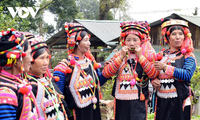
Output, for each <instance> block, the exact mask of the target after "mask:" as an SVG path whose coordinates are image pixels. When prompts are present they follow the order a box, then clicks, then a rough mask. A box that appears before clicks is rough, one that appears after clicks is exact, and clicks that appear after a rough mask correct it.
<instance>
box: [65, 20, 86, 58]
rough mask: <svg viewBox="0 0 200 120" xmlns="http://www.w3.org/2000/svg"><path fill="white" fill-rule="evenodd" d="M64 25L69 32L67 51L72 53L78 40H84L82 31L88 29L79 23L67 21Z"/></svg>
mask: <svg viewBox="0 0 200 120" xmlns="http://www.w3.org/2000/svg"><path fill="white" fill-rule="evenodd" d="M64 27H65V32H66V33H67V52H68V54H70V53H72V52H73V51H74V48H75V45H76V42H77V41H80V40H82V38H81V36H80V32H81V31H85V30H86V29H85V28H84V27H83V26H82V25H81V24H79V23H65V25H64ZM75 38H76V40H75Z"/></svg>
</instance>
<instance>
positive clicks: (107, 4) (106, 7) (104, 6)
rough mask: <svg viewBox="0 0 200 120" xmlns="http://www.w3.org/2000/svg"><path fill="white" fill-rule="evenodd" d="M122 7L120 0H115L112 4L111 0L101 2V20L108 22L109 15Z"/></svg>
mask: <svg viewBox="0 0 200 120" xmlns="http://www.w3.org/2000/svg"><path fill="white" fill-rule="evenodd" d="M119 6H120V0H115V1H113V2H111V0H100V6H99V12H100V14H99V20H106V19H107V14H108V12H109V11H110V9H112V8H118V7H119Z"/></svg>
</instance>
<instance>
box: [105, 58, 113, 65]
mask: <svg viewBox="0 0 200 120" xmlns="http://www.w3.org/2000/svg"><path fill="white" fill-rule="evenodd" d="M112 61H113V60H112V58H111V59H109V60H108V61H106V62H104V66H106V65H108V64H110V63H112Z"/></svg>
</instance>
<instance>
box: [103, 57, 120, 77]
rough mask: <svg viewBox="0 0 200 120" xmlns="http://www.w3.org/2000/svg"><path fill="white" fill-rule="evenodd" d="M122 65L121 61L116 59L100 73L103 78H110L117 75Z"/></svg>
mask: <svg viewBox="0 0 200 120" xmlns="http://www.w3.org/2000/svg"><path fill="white" fill-rule="evenodd" d="M121 64H122V60H121V59H120V58H119V57H116V59H114V60H113V61H112V62H111V63H109V64H108V65H106V66H105V67H104V69H103V71H102V74H103V76H104V77H105V78H110V77H112V76H113V75H115V73H117V71H118V69H119V67H120V65H121Z"/></svg>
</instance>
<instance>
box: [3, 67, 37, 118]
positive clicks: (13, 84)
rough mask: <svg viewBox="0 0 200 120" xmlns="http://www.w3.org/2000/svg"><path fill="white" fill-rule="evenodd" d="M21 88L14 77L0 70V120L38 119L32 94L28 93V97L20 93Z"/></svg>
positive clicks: (20, 84)
mask: <svg viewBox="0 0 200 120" xmlns="http://www.w3.org/2000/svg"><path fill="white" fill-rule="evenodd" d="M22 86H23V84H22V83H20V81H18V80H16V79H15V77H13V76H11V75H10V74H9V73H7V72H5V71H4V70H2V72H1V74H0V94H1V95H0V112H1V114H0V119H1V118H2V119H8V118H10V119H17V120H27V119H34V120H37V119H39V114H38V113H37V112H38V111H37V110H36V105H35V104H34V103H35V102H36V101H35V99H34V98H33V96H32V95H33V94H32V92H30V93H29V95H30V96H28V95H27V94H22V93H20V90H21V89H20V88H22ZM2 95H3V96H2ZM32 98H33V99H32ZM31 99H32V100H31Z"/></svg>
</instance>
